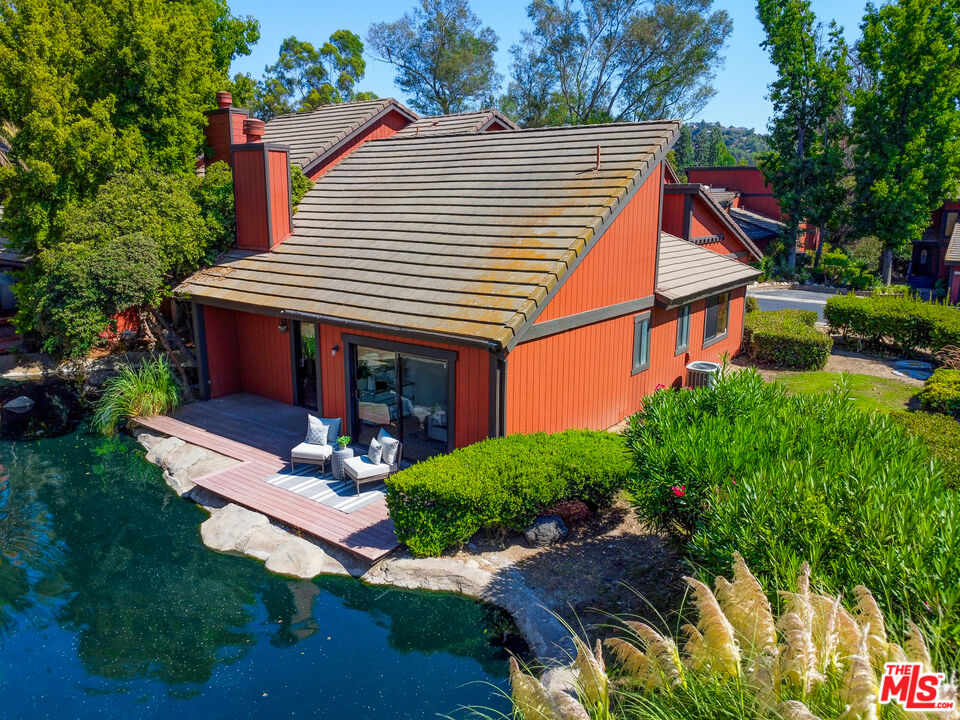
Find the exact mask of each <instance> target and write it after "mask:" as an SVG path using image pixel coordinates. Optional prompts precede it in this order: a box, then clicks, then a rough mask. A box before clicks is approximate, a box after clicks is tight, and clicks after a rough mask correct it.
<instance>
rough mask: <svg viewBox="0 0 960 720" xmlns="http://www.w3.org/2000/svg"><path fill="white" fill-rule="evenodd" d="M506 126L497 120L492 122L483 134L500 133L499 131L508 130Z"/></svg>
mask: <svg viewBox="0 0 960 720" xmlns="http://www.w3.org/2000/svg"><path fill="white" fill-rule="evenodd" d="M509 129H510V128H508V127H507V126H506V125H504V124H503V123H502V122H500V121H499V120H494V121H493V122H492V123H490V125H489V126H488V127H487V128H486V129H484V132H500V131H501V130H509Z"/></svg>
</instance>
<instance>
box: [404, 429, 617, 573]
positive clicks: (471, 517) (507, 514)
mask: <svg viewBox="0 0 960 720" xmlns="http://www.w3.org/2000/svg"><path fill="white" fill-rule="evenodd" d="M629 470H630V459H629V456H628V455H627V452H626V448H625V447H624V445H623V440H622V439H621V438H619V437H617V436H616V435H612V434H610V433H606V432H596V431H588V430H568V431H566V432H562V433H558V434H555V435H547V434H544V433H537V434H534V435H510V436H508V437H505V438H493V439H489V440H484V441H482V442H479V443H476V444H475V445H470V446H469V447H465V448H461V449H459V450H454V451H453V452H452V453H449V454H448V455H440V456H437V457H433V458H430V459H429V460H425V461H423V462H419V463H417V464H416V465H413V466H412V467H409V468H407V469H406V470H401V471H400V472H398V473H397V474H395V475H393V476H392V477H390V478H389V479H388V480H387V504H388V505H389V507H390V516H391V517H392V518H393V523H394V527H395V529H396V532H397V537H398V538H399V539H400V540H401V541H402V542H404V543H406V545H407V547H408V548H409V549H410V551H411V552H412V553H413V554H414V555H418V556H425V555H438V554H439V553H441V552H443V551H444V550H445V549H446V548H448V547H451V546H454V545H458V544H461V543H463V542H466V541H467V540H468V539H469V538H470V537H471V536H472V535H473V534H474V533H476V532H477V531H478V530H481V529H484V528H491V529H514V530H519V529H521V528H523V527H524V526H525V525H527V524H528V523H529V522H530V521H532V520H533V519H534V518H536V517H537V515H539V514H540V513H541V512H542V511H543V510H544V509H545V508H548V507H550V506H552V505H555V504H557V503H559V502H562V501H564V500H583V501H584V502H586V503H587V504H588V505H590V506H593V507H598V506H602V505H607V504H609V503H610V502H611V501H612V500H613V497H614V495H615V494H616V493H617V491H618V490H620V489H621V488H622V487H623V486H624V484H625V482H626V478H627V474H628V473H629Z"/></svg>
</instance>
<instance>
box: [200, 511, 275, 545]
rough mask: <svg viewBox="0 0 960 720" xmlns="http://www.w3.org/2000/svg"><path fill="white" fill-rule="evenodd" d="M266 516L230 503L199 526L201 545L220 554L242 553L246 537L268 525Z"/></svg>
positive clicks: (268, 521)
mask: <svg viewBox="0 0 960 720" xmlns="http://www.w3.org/2000/svg"><path fill="white" fill-rule="evenodd" d="M269 524H270V520H269V519H268V518H267V516H266V515H261V514H260V513H258V512H253V510H247V509H246V508H245V507H240V506H239V505H234V504H233V503H230V504H229V505H227V506H226V507H224V508H223V509H222V510H217V511H215V512H214V513H213V514H212V515H211V516H210V517H209V518H208V519H207V520H205V521H204V522H203V523H201V525H200V537H201V538H203V544H204V545H206V546H207V547H208V548H211V549H212V550H219V551H220V552H242V551H241V549H240V548H241V547H242V546H243V545H244V544H245V542H246V540H247V537H248V536H249V535H250V534H252V533H253V532H254V531H255V530H257V529H258V528H261V527H263V526H264V525H269Z"/></svg>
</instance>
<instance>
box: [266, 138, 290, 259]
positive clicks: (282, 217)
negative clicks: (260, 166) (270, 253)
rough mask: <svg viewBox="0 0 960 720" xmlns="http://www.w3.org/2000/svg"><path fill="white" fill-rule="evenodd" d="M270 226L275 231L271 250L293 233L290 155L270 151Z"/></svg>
mask: <svg viewBox="0 0 960 720" xmlns="http://www.w3.org/2000/svg"><path fill="white" fill-rule="evenodd" d="M270 210H271V217H270V225H271V229H272V230H273V243H272V245H271V246H270V247H271V248H273V247H276V246H277V245H278V244H280V243H282V242H283V241H284V240H286V239H287V238H288V237H290V235H291V234H292V233H293V227H292V226H291V224H290V155H289V154H288V153H286V152H281V151H278V150H271V151H270Z"/></svg>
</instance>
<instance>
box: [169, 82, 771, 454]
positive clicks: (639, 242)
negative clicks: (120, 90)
mask: <svg viewBox="0 0 960 720" xmlns="http://www.w3.org/2000/svg"><path fill="white" fill-rule="evenodd" d="M376 102H377V103H379V105H371V104H370V103H355V104H352V105H353V106H354V107H352V108H351V106H350V105H347V106H329V108H321V109H320V110H317V111H315V112H311V113H304V114H302V115H301V116H300V117H297V118H291V117H290V116H284V117H281V118H276V119H274V120H271V121H270V122H269V123H267V124H266V128H264V127H263V125H262V124H261V123H260V121H257V120H249V119H248V120H246V122H245V123H241V128H242V127H244V125H245V126H246V129H247V134H246V138H245V139H246V140H247V142H246V143H244V144H239V141H238V139H237V138H236V137H235V136H233V139H234V141H235V143H236V144H233V145H232V147H231V155H230V157H231V158H232V163H233V167H234V187H235V197H236V207H237V224H238V228H237V237H238V247H237V249H236V250H234V251H232V252H229V253H227V254H226V255H225V256H223V257H221V258H220V259H219V261H218V262H217V263H216V264H215V265H214V266H213V267H211V268H207V269H205V270H202V271H200V272H198V273H196V274H194V275H193V276H191V277H190V278H188V279H187V280H186V281H184V283H183V284H182V285H181V286H180V287H178V288H177V291H176V292H177V295H178V296H179V297H180V298H182V299H184V300H189V301H190V302H191V303H192V304H193V308H194V313H193V314H194V323H195V328H196V338H197V345H198V349H199V357H200V372H201V388H202V391H203V395H204V396H205V397H211V398H213V397H222V396H225V395H231V394H234V393H239V392H247V393H253V394H256V395H260V396H263V397H267V398H271V399H274V400H278V401H280V402H283V403H291V404H300V405H305V406H308V407H310V408H311V409H313V410H314V411H316V412H318V413H320V414H322V415H325V416H328V417H341V418H344V421H345V426H344V427H345V432H346V434H349V435H351V436H352V437H353V439H354V441H356V442H360V443H365V442H368V441H369V439H370V438H371V437H372V436H375V434H376V433H377V432H378V430H379V429H380V428H381V427H386V428H387V429H388V431H389V432H391V433H392V434H394V435H395V436H397V437H400V438H401V439H402V440H403V441H404V444H405V449H404V456H405V457H407V458H409V459H411V460H415V459H418V458H422V457H426V456H429V455H432V454H436V453H440V452H445V451H447V450H450V449H452V448H455V447H462V446H465V445H469V444H471V443H474V442H477V441H478V440H481V439H483V438H485V437H491V436H499V435H504V434H507V433H516V432H535V431H547V432H553V431H558V430H563V429H565V428H573V427H590V428H607V427H610V426H612V425H614V424H616V423H617V422H619V421H620V420H622V419H623V418H624V417H626V416H627V415H629V414H630V413H632V412H635V411H636V410H637V409H638V408H639V407H640V404H641V402H642V399H643V397H644V396H645V395H647V394H649V393H651V392H653V391H654V390H655V389H656V388H657V386H659V385H667V386H678V385H682V384H685V383H686V382H687V374H686V370H685V366H686V365H687V363H688V362H690V361H691V360H698V359H703V360H717V359H718V358H719V357H720V355H721V354H722V353H729V354H733V353H735V352H736V351H737V350H738V348H739V346H740V342H741V337H742V330H743V327H742V323H743V312H744V297H745V291H746V285H747V284H748V283H749V282H751V281H752V280H754V279H755V278H756V277H757V275H758V271H756V270H754V269H753V268H751V267H749V266H748V265H746V264H744V263H743V262H739V261H738V260H737V259H736V258H735V257H732V256H731V254H734V255H735V254H737V253H743V252H748V253H750V254H751V255H752V254H753V250H751V247H750V245H751V244H750V241H749V238H746V237H745V236H742V235H739V234H737V232H736V231H735V230H734V229H733V227H732V225H730V224H728V223H726V221H725V220H724V219H723V218H719V219H718V218H716V217H712V215H711V214H712V213H715V212H716V206H715V204H714V205H713V206H711V205H710V204H709V200H703V199H702V197H701V195H700V194H699V193H698V194H697V195H696V197H697V201H698V202H702V203H703V204H704V205H703V209H702V212H701V213H700V214H699V215H697V217H698V218H699V217H701V216H702V217H704V218H706V221H707V222H713V223H714V224H715V225H714V226H711V227H717V228H719V229H720V232H719V234H722V235H723V240H722V241H719V242H710V243H709V244H705V245H697V244H695V243H693V242H689V241H687V240H684V239H682V238H680V237H677V236H675V235H674V234H671V233H670V232H669V231H667V230H666V228H665V227H661V222H660V218H661V214H662V213H663V211H664V209H665V207H666V204H667V200H666V198H667V197H671V196H672V194H671V193H669V192H667V191H666V189H665V183H664V177H663V175H664V173H666V172H668V170H667V168H666V163H665V162H664V156H665V154H666V152H667V151H668V150H669V149H670V147H671V146H672V145H673V143H674V142H675V140H676V138H677V135H678V132H679V128H680V123H679V121H664V122H645V123H617V124H610V125H591V126H585V127H562V128H544V129H531V130H515V129H511V128H503V129H497V128H495V127H494V125H505V124H506V123H505V122H504V121H505V120H506V119H505V118H503V119H502V120H501V118H502V116H499V115H496V114H491V116H490V117H491V118H495V119H496V123H494V124H489V122H488V121H485V122H479V121H478V122H473V118H471V121H470V122H461V121H462V120H464V119H465V116H466V115H471V116H472V115H474V114H465V115H464V116H451V117H449V118H445V119H439V120H438V119H437V118H424V119H421V118H417V117H411V118H409V120H408V121H407V125H404V126H403V127H400V128H396V127H394V126H395V125H398V124H401V122H400V118H405V117H406V116H407V115H413V113H412V112H411V111H409V110H406V109H405V108H403V106H401V105H400V104H399V103H396V102H395V101H392V100H382V101H376ZM224 110H227V111H228V112H224ZM230 110H231V109H230V108H221V110H218V111H213V113H212V114H211V124H210V129H211V131H212V132H213V133H216V132H217V131H218V130H217V128H221V130H222V129H224V128H234V127H236V126H235V124H234V123H235V120H234V119H233V112H230ZM354 110H361V111H362V112H357V113H355V112H354ZM218 118H219V122H218V120H217V119H218ZM377 118H379V119H377ZM458 118H459V119H458ZM312 123H316V127H318V128H322V129H323V130H322V132H320V131H317V130H315V128H314V127H313V125H312ZM338 123H339V125H338ZM417 123H426V125H425V126H423V127H421V130H420V132H419V133H418V132H416V130H415V129H414V131H412V132H411V131H410V130H409V128H410V127H411V126H413V127H414V128H416V124H417ZM443 126H446V129H445V130H441V128H442V127H443ZM294 128H299V130H296V131H294ZM384 128H387V129H384ZM280 129H282V130H283V132H284V140H285V143H289V145H290V147H289V148H287V147H284V146H281V145H278V144H276V143H275V142H269V141H267V140H268V139H269V138H273V139H274V140H276V138H278V137H280ZM493 129H496V130H497V131H496V132H488V131H489V130H493ZM374 136H376V139H373V137H374ZM358 138H362V139H361V140H357V139H358ZM261 139H262V140H264V141H261ZM209 144H210V145H211V147H215V144H214V142H209ZM220 157H221V158H223V159H226V156H225V152H224V151H223V150H221V151H220ZM288 158H290V159H292V160H293V161H294V162H295V163H296V164H298V165H300V166H301V167H307V168H311V169H312V170H311V171H312V172H313V173H314V174H313V176H314V177H316V184H315V185H314V187H313V188H312V189H311V190H310V191H309V192H308V193H307V194H306V195H305V196H304V198H303V199H302V200H301V203H300V206H299V211H298V213H297V215H296V222H295V223H294V222H293V216H292V213H291V210H290V201H289V193H290V191H289V183H290V181H289V176H288V174H287V172H286V168H287V159H288ZM318 168H322V169H321V170H320V171H319V172H317V169H318ZM707 197H709V196H707ZM680 199H681V201H682V200H683V198H682V197H681V198H680ZM711 217H712V219H711ZM691 226H692V221H691ZM710 232H711V234H718V233H717V232H716V231H715V230H711V231H710ZM715 250H717V251H715Z"/></svg>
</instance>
